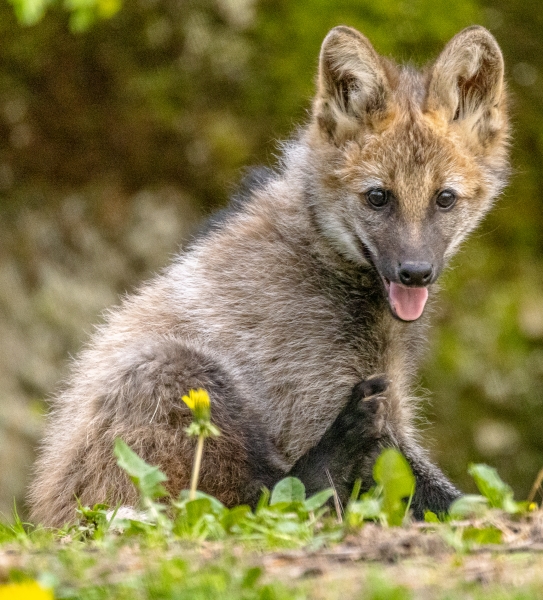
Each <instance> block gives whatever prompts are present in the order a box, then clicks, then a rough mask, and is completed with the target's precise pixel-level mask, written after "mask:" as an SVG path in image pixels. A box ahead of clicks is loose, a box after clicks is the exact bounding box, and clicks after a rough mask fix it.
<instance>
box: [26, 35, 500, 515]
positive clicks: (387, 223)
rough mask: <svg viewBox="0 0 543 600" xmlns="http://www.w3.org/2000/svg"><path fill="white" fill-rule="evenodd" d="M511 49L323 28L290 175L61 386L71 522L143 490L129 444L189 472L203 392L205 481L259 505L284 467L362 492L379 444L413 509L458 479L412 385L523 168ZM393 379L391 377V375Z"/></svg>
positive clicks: (132, 306) (447, 491)
mask: <svg viewBox="0 0 543 600" xmlns="http://www.w3.org/2000/svg"><path fill="white" fill-rule="evenodd" d="M503 69H504V68H503V59H502V54H501V52H500V49H499V47H498V45H497V43H496V41H495V40H494V38H493V37H492V35H491V34H490V33H489V32H488V31H486V30H485V29H484V28H482V27H470V28H468V29H465V30H464V31H462V32H461V33H459V34H458V35H456V36H455V37H454V38H453V39H452V40H451V41H450V42H449V43H448V44H447V46H446V47H445V49H444V50H443V52H442V53H441V55H440V56H439V57H438V58H437V60H436V61H435V63H434V64H433V65H431V66H430V67H428V68H426V69H425V70H423V71H422V72H418V71H416V70H414V69H413V68H411V67H403V66H397V65H396V64H394V63H393V62H391V61H389V60H388V59H385V58H383V57H381V56H379V55H378V54H377V53H376V51H375V50H374V49H373V47H372V46H371V44H370V42H369V41H368V40H367V39H366V38H365V37H364V36H363V35H361V34H360V33H358V31H355V30H354V29H350V28H348V27H336V28H335V29H333V30H332V31H330V33H329V34H328V35H327V36H326V39H325V40H324V42H323V45H322V49H321V53H320V63H319V73H318V90H317V94H316V98H315V100H314V103H313V109H312V115H311V119H310V121H309V124H308V125H307V126H306V127H305V129H304V130H303V131H302V132H301V133H300V135H299V136H298V138H297V139H296V140H294V141H292V142H290V143H288V144H287V145H286V146H285V148H284V155H283V159H282V163H281V166H280V168H279V169H278V171H277V172H268V173H266V172H262V171H260V172H259V173H258V174H257V177H256V179H255V182H253V183H254V185H253V186H252V188H251V189H250V190H248V191H247V190H246V191H245V192H244V194H243V195H242V196H239V197H238V198H237V199H236V203H235V206H234V208H233V209H232V210H230V211H229V212H227V213H226V214H223V216H222V219H221V220H220V221H216V222H214V223H212V224H211V226H210V227H209V228H208V230H207V231H206V233H205V234H204V235H201V236H200V237H198V238H196V239H195V240H194V241H193V243H192V244H191V246H190V247H189V248H188V249H187V250H186V251H185V252H183V253H181V254H180V255H179V257H178V258H177V260H176V261H175V262H174V264H173V265H172V266H171V267H169V268H168V269H167V270H166V271H165V272H164V273H163V274H161V275H159V276H158V277H156V278H155V279H154V280H152V281H151V282H150V283H148V284H147V285H144V286H143V287H142V288H141V289H140V291H139V292H138V293H137V294H135V295H133V296H131V297H129V298H127V299H125V300H124V301H123V303H122V305H121V307H120V308H118V309H115V310H114V311H112V312H111V313H110V314H109V316H108V319H107V324H106V325H104V326H103V327H100V328H99V330H98V331H97V333H96V334H95V335H94V337H93V339H92V341H91V342H90V344H89V345H88V347H87V348H86V349H85V350H84V351H83V352H82V353H81V355H80V357H79V359H78V360H77V361H76V362H75V365H74V369H73V373H72V375H71V378H70V379H69V381H68V384H67V386H66V388H65V390H64V391H63V392H62V393H61V394H60V395H59V397H58V398H57V399H56V401H55V404H54V408H53V411H52V414H51V416H50V419H49V425H48V430H47V434H46V437H45V441H44V443H43V447H42V450H41V455H40V457H39V459H38V461H37V465H36V471H35V473H36V477H35V481H34V483H33V484H32V489H31V492H30V502H31V506H32V518H33V519H34V520H35V521H39V522H41V523H44V524H47V525H52V526H59V525H62V524H63V523H65V522H67V521H71V520H73V519H74V516H75V507H76V498H78V499H79V500H80V501H81V502H82V503H83V504H90V505H92V504H94V503H96V502H104V501H107V502H109V503H110V504H112V505H115V504H117V503H120V504H123V505H128V506H130V505H133V504H134V503H135V502H136V501H137V497H136V492H135V490H134V489H133V486H132V485H131V483H130V481H129V480H128V478H127V477H126V476H125V474H124V473H123V472H122V471H121V470H120V469H119V468H118V467H117V465H116V460H115V457H114V456H113V452H112V449H113V444H114V440H115V438H117V437H120V438H122V439H123V440H124V441H125V442H126V443H128V444H129V446H131V447H132V448H133V449H134V451H135V452H137V453H138V454H139V455H140V456H142V457H143V458H144V459H145V460H146V461H148V462H149V463H152V464H154V465H158V466H159V467H160V468H161V469H162V470H163V471H164V472H165V473H166V475H167V476H168V484H167V485H168V487H169V491H170V492H171V493H172V494H173V495H176V494H178V493H179V491H180V490H181V489H183V488H187V487H188V485H189V479H190V472H191V466H192V461H193V456H194V441H193V439H191V438H188V437H187V436H186V434H185V432H184V430H185V427H187V425H188V424H189V422H190V421H191V415H190V413H189V410H188V408H187V407H186V406H185V405H184V403H183V402H182V400H181V397H182V396H183V395H184V394H186V393H187V392H188V391H189V390H190V389H197V388H204V389H206V390H207V391H208V392H209V394H210V397H211V402H212V420H213V421H214V422H215V424H216V425H217V426H218V427H219V428H220V430H221V432H222V435H221V436H220V437H218V438H216V439H213V440H210V441H209V442H208V444H207V445H206V449H205V452H204V458H203V464H202V471H201V480H200V481H201V485H200V487H201V489H202V490H203V491H205V492H207V493H209V494H213V495H214V496H216V497H217V498H218V499H219V500H221V501H222V502H224V503H225V504H226V505H228V506H231V505H234V504H236V503H249V504H254V503H255V502H256V501H257V499H258V497H259V495H260V492H261V489H262V487H263V486H266V487H268V488H270V487H271V486H273V485H274V483H275V482H276V481H277V480H279V479H280V478H282V477H284V476H285V475H287V474H292V475H296V476H298V477H300V478H301V479H302V480H303V481H304V483H305V485H306V487H307V489H308V491H309V492H313V491H316V490H319V489H322V488H325V487H329V486H330V484H331V482H332V483H333V485H334V486H335V487H336V490H337V491H338V494H339V496H340V498H343V499H345V498H346V497H348V494H349V492H350V490H351V488H352V485H353V482H354V481H355V480H356V479H357V478H359V477H361V478H362V481H363V482H364V484H365V485H366V486H369V485H371V469H372V464H373V462H374V460H375V457H376V456H377V454H378V453H379V451H380V449H381V448H382V447H386V446H395V447H397V448H399V449H400V450H401V451H402V452H403V454H404V455H405V456H406V457H407V459H408V460H409V462H410V464H411V466H412V468H413V472H414V474H415V476H416V481H417V485H416V493H415V497H414V499H413V504H412V506H413V510H414V513H415V515H416V516H418V517H420V516H421V515H422V514H423V512H424V510H425V509H430V510H433V511H437V512H440V511H445V510H446V509H447V507H448V506H449V504H450V503H451V501H452V500H454V499H455V498H456V497H458V496H459V492H458V491H457V490H456V489H455V488H454V486H453V485H452V484H451V483H450V482H449V481H448V480H447V479H446V478H445V476H444V475H443V474H442V473H441V472H440V471H439V470H438V469H437V468H436V467H435V466H434V465H433V464H431V463H430V462H429V460H428V459H427V457H426V454H425V452H424V451H423V450H422V449H421V448H420V447H419V445H418V444H417V441H416V439H417V438H416V433H415V430H414V426H413V419H414V406H415V404H416V400H415V399H414V398H413V397H412V396H411V393H410V386H411V383H412V380H413V378H414V375H415V366H416V363H417V359H418V357H419V355H420V354H421V350H422V349H423V346H424V334H425V330H426V326H425V323H426V317H425V306H426V305H427V304H428V302H429V301H430V300H431V297H432V296H433V295H434V282H435V281H436V279H437V278H438V276H439V274H440V273H441V271H442V270H443V268H444V265H445V264H446V262H447V260H448V259H449V258H450V257H451V256H452V255H453V254H454V253H455V251H456V250H457V249H458V247H459V245H460V244H461V242H462V240H464V238H465V237H466V236H467V234H468V233H469V232H470V231H471V230H472V229H473V228H474V227H475V226H476V225H477V224H478V223H479V221H480V220H481V218H482V217H483V215H484V214H485V213H486V212H487V211H488V210H489V208H490V206H491V204H492V201H493V199H494V198H495V197H496V195H497V194H498V193H499V192H500V191H501V189H502V188H503V186H504V184H505V180H506V177H507V173H508V158H507V145H508V143H507V140H508V124H507V114H506V93H505V89H504V81H503ZM375 375H378V376H375Z"/></svg>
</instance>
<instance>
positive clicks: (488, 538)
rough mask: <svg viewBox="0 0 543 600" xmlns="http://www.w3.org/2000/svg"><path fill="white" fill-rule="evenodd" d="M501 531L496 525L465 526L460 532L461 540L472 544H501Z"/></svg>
mask: <svg viewBox="0 0 543 600" xmlns="http://www.w3.org/2000/svg"><path fill="white" fill-rule="evenodd" d="M502 536H503V534H502V532H501V531H500V530H499V529H497V528H496V527H483V528H478V527H466V528H465V529H464V531H463V532H462V541H464V542H471V543H474V544H501V543H502Z"/></svg>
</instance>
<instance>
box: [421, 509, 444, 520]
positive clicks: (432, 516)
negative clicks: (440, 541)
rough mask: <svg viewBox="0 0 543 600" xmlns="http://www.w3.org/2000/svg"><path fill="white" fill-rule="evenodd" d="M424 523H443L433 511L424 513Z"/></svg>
mask: <svg viewBox="0 0 543 600" xmlns="http://www.w3.org/2000/svg"><path fill="white" fill-rule="evenodd" d="M424 522H425V523H441V521H440V520H439V517H438V516H437V515H436V513H435V512H432V511H431V510H427V511H425V512H424Z"/></svg>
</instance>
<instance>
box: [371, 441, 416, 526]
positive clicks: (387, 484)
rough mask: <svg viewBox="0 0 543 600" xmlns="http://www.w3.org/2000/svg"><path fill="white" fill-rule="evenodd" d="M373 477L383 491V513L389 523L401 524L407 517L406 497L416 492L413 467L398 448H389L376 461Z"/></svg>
mask: <svg viewBox="0 0 543 600" xmlns="http://www.w3.org/2000/svg"><path fill="white" fill-rule="evenodd" d="M373 478H374V479H375V481H376V482H377V483H378V484H379V485H380V486H381V488H382V491H383V505H382V509H383V513H384V515H385V517H386V520H387V522H388V524H389V525H401V524H402V522H403V519H404V517H405V511H406V508H405V505H404V502H403V501H404V499H409V498H410V497H411V496H412V495H413V493H414V492H415V477H414V475H413V472H412V471H411V467H410V466H409V463H408V462H407V460H405V458H404V457H403V456H402V454H401V453H400V452H398V450H395V449H394V448H387V449H386V450H384V451H383V452H382V453H381V455H380V456H379V458H378V459H377V460H376V462H375V466H374V468H373Z"/></svg>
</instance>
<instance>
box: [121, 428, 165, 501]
mask: <svg viewBox="0 0 543 600" xmlns="http://www.w3.org/2000/svg"><path fill="white" fill-rule="evenodd" d="M114 452H115V456H116V457H117V464H118V465H119V467H121V469H123V470H124V471H126V473H128V476H129V477H130V479H131V480H132V482H133V483H134V485H135V486H136V487H137V488H138V490H139V492H140V494H141V496H142V498H149V499H151V500H154V499H156V498H163V497H164V496H167V495H168V492H167V491H166V490H165V489H164V487H163V486H162V485H160V484H161V483H162V482H163V481H167V479H168V478H167V477H166V475H164V473H163V472H162V471H161V470H160V469H159V468H158V467H152V466H151V465H149V464H147V463H146V462H145V461H144V460H143V459H142V458H140V457H139V456H138V455H137V454H136V453H135V452H134V451H133V450H131V449H130V448H129V447H128V445H127V444H125V443H124V442H123V441H122V440H121V439H120V438H117V439H116V440H115V450H114Z"/></svg>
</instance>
